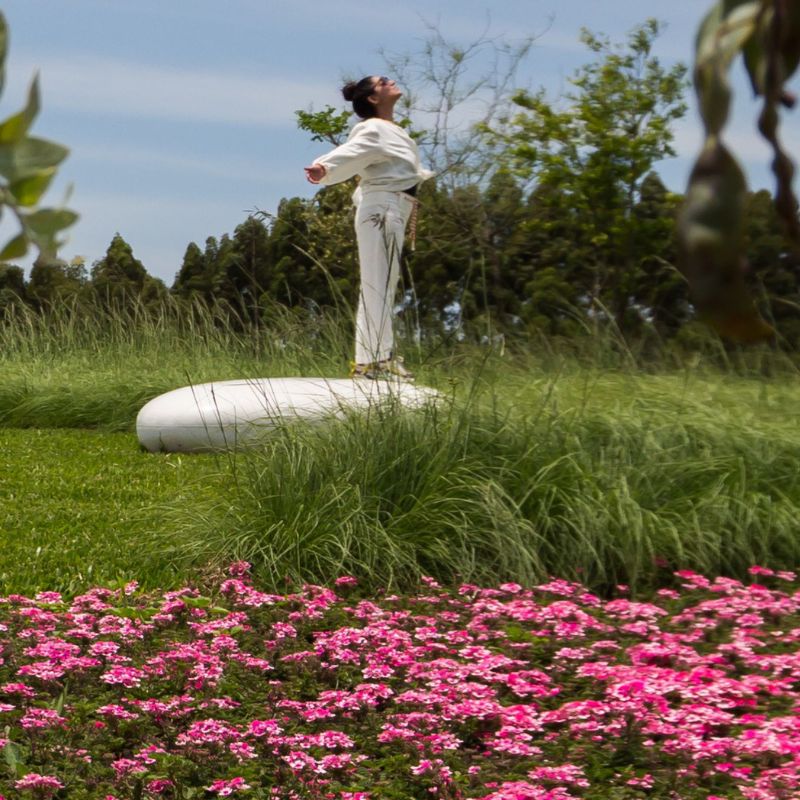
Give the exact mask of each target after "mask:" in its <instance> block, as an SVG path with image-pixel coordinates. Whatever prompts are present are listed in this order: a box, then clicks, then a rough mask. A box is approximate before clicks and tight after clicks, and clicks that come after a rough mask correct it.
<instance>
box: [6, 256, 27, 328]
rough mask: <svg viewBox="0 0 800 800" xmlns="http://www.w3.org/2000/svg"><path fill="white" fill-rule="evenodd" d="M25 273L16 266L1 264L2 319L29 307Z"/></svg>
mask: <svg viewBox="0 0 800 800" xmlns="http://www.w3.org/2000/svg"><path fill="white" fill-rule="evenodd" d="M27 301H28V290H27V287H26V285H25V273H24V272H23V270H22V268H21V267H17V266H15V265H14V264H0V319H2V318H3V317H5V316H6V315H7V314H8V313H9V312H10V311H11V310H12V309H14V308H19V307H21V306H25V305H27Z"/></svg>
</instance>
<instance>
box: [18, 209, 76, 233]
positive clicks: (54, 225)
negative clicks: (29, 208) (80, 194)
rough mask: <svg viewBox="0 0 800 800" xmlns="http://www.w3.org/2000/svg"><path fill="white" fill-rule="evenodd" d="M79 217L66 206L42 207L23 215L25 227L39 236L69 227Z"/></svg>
mask: <svg viewBox="0 0 800 800" xmlns="http://www.w3.org/2000/svg"><path fill="white" fill-rule="evenodd" d="M77 219H78V215H77V214H76V213H75V212H74V211H70V210H69V209H66V208H60V209H56V208H42V209H40V210H39V211H34V212H33V213H32V214H27V215H25V216H23V217H22V221H23V224H24V225H25V227H26V228H28V230H29V231H31V232H32V233H34V234H36V235H37V236H52V235H54V234H56V233H58V231H62V230H64V228H69V226H70V225H73V224H74V223H75V222H76V221H77Z"/></svg>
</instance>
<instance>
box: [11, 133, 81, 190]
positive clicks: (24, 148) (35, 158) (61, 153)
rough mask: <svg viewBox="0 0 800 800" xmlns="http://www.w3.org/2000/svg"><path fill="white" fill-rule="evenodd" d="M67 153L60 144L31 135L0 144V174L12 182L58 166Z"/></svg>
mask: <svg viewBox="0 0 800 800" xmlns="http://www.w3.org/2000/svg"><path fill="white" fill-rule="evenodd" d="M68 154H69V150H67V148H66V147H63V146H62V145H60V144H56V143H55V142H49V141H47V140H46V139H35V138H33V137H28V138H26V139H23V140H22V141H21V142H16V143H14V144H0V175H2V176H3V177H4V178H6V179H7V180H8V181H10V182H12V183H13V182H15V181H18V180H21V179H22V178H29V177H31V176H33V175H36V174H37V173H39V172H41V171H42V170H48V169H52V168H53V167H56V166H58V164H60V163H61V162H62V161H63V160H64V159H65V158H66V157H67V155H68Z"/></svg>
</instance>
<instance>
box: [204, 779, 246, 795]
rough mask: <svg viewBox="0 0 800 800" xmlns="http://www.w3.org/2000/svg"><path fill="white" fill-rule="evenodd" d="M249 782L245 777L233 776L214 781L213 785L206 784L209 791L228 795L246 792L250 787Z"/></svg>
mask: <svg viewBox="0 0 800 800" xmlns="http://www.w3.org/2000/svg"><path fill="white" fill-rule="evenodd" d="M249 788H250V786H249V784H247V783H245V781H244V778H231V779H230V780H227V781H226V780H219V781H214V783H212V784H211V786H206V791H207V792H214V794H218V795H219V796H220V797H227V796H228V795H231V794H234V793H235V792H244V791H246V790H247V789H249Z"/></svg>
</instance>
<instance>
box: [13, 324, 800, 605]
mask: <svg viewBox="0 0 800 800" xmlns="http://www.w3.org/2000/svg"><path fill="white" fill-rule="evenodd" d="M0 344H2V350H0V352H2V355H1V356H0V369H2V374H3V376H4V380H3V385H2V387H1V388H0V425H2V426H3V427H2V428H0V442H2V453H3V458H2V462H0V463H1V464H2V466H0V502H1V503H2V505H1V506H0V521H2V532H0V545H1V546H2V556H0V576H2V581H3V587H4V588H3V590H4V591H25V592H30V591H34V590H37V589H60V590H66V591H76V590H79V589H81V588H85V587H86V586H88V585H90V584H96V583H98V582H107V581H115V580H127V579H131V578H136V579H138V580H140V581H141V582H142V583H143V584H144V585H146V586H153V587H155V586H170V585H173V584H175V583H177V582H180V581H182V580H184V579H186V578H187V576H189V575H192V574H195V573H196V572H197V571H198V570H205V569H208V568H209V565H212V566H214V565H220V564H222V563H225V562H227V561H230V560H232V559H246V560H250V561H252V562H253V563H254V565H255V567H256V571H257V574H258V576H259V578H260V579H261V580H262V581H263V582H264V583H265V584H268V585H273V586H276V587H280V586H284V585H285V579H286V578H287V577H288V578H289V579H292V580H315V581H323V582H324V581H327V580H331V579H332V578H334V577H336V576H337V575H340V574H344V573H349V574H354V575H357V576H358V577H359V578H360V579H361V580H362V583H365V582H366V584H368V585H374V586H389V587H392V588H402V587H404V586H410V585H413V584H414V582H415V581H417V580H418V578H419V576H420V574H431V575H434V576H436V577H438V578H440V579H442V580H445V581H449V582H453V581H455V580H473V581H485V582H496V581H498V580H511V579H513V580H520V581H531V580H536V579H540V578H543V577H546V576H547V575H548V574H556V575H561V576H564V577H572V578H577V579H580V580H582V581H584V582H585V583H587V584H588V585H590V586H592V587H594V588H596V589H598V590H600V591H606V590H608V589H610V588H611V587H613V586H614V585H615V584H617V583H620V582H622V583H630V584H632V585H633V588H634V590H635V591H639V592H645V593H646V592H647V591H649V590H650V589H652V588H653V587H654V586H657V585H660V584H661V583H662V582H663V581H666V580H668V576H669V575H670V573H671V571H672V570H673V569H675V568H681V567H682V568H687V567H690V568H693V569H697V570H699V571H701V572H704V573H707V574H730V575H741V574H743V572H744V570H745V569H746V568H747V566H749V565H751V564H753V563H762V564H768V565H770V566H774V567H793V566H796V565H797V564H798V563H800V536H798V532H797V530H798V525H797V522H796V520H797V519H798V518H799V517H800V480H798V477H797V476H798V472H799V469H800V426H799V425H798V422H800V402H798V401H799V400H800V379H798V374H797V372H796V371H794V370H793V369H792V368H790V366H789V365H787V364H786V363H785V362H783V361H780V360H778V359H777V358H774V357H771V356H769V355H763V354H762V355H759V356H758V358H757V359H756V358H755V357H751V362H752V363H751V368H750V370H749V371H745V370H743V369H741V366H739V367H737V368H736V369H734V368H730V369H719V368H718V367H714V368H711V367H706V366H704V363H703V361H702V360H698V359H697V358H694V359H692V361H691V364H692V366H686V367H684V368H681V369H675V368H674V366H671V368H669V369H667V368H662V369H660V370H656V369H652V368H649V369H646V370H645V369H642V368H641V367H640V366H637V365H636V363H634V359H633V357H632V356H631V355H630V354H628V353H626V352H624V351H614V350H613V349H612V348H608V347H603V346H600V345H598V347H597V350H596V351H595V353H594V354H593V355H592V357H591V358H585V357H584V358H580V359H578V358H575V357H573V356H566V355H564V354H563V353H560V352H559V351H558V349H557V348H552V347H545V346H544V344H543V346H542V347H541V348H537V349H536V350H535V351H534V350H532V349H529V350H527V351H525V352H517V353H506V354H504V355H501V354H500V353H498V352H495V351H492V350H487V349H485V348H466V347H464V346H452V345H450V346H447V347H442V346H439V347H436V348H429V349H428V350H426V351H425V353H419V352H418V353H415V352H414V351H413V350H411V348H407V354H408V355H409V356H410V357H411V360H412V361H414V360H416V361H418V362H419V363H418V364H416V365H415V366H418V367H419V371H420V380H421V382H424V383H426V384H428V385H433V386H436V387H437V388H438V389H439V390H440V392H441V393H442V395H443V398H444V399H443V401H442V402H441V403H440V404H438V405H436V406H431V407H429V408H427V409H425V410H423V411H419V412H411V413H409V412H403V411H402V410H400V409H397V408H391V407H388V408H385V409H382V410H379V411H376V412H374V413H371V414H368V415H363V414H362V415H353V416H351V417H349V418H347V419H345V420H341V421H339V422H336V423H332V424H318V425H311V426H301V425H289V426H286V427H285V428H284V429H282V430H280V431H278V432H277V433H276V435H275V436H273V437H271V438H270V439H269V440H268V441H267V442H266V443H265V444H264V445H263V446H262V447H258V448H254V449H252V450H250V451H247V452H240V453H237V454H235V455H233V456H211V455H199V456H181V457H178V456H174V455H173V456H163V455H162V456H153V455H148V454H145V453H142V452H140V451H139V449H138V446H137V443H136V439H135V435H134V433H133V422H134V419H135V415H136V412H137V410H138V409H139V408H140V407H141V405H142V404H143V403H144V402H145V401H146V400H147V399H149V398H150V397H153V396H155V395H157V394H159V393H161V392H163V391H167V390H168V389H171V388H174V387H176V386H180V385H185V384H187V383H190V382H200V381H205V380H215V379H220V380H221V379H227V378H232V377H241V376H250V377H254V376H266V375H273V376H280V375H314V374H323V375H330V376H331V377H340V376H341V375H343V374H344V368H345V367H346V351H347V336H346V335H345V334H343V333H342V328H341V326H337V323H336V321H335V320H333V321H331V320H327V321H326V320H324V319H323V318H313V317H309V318H306V319H305V320H303V319H302V318H300V317H297V316H294V315H291V314H286V313H284V314H283V315H282V316H279V317H276V319H275V320H273V321H272V324H271V325H270V326H268V327H266V328H264V329H262V330H260V331H256V332H253V331H251V332H249V333H248V334H247V335H246V336H245V335H239V334H236V333H233V332H232V331H231V329H230V327H226V326H223V325H220V324H219V320H218V319H217V320H214V319H211V318H202V317H200V318H199V319H198V320H195V322H193V323H192V324H191V325H188V324H187V323H185V322H184V323H181V324H178V323H177V322H176V320H174V319H170V318H168V317H162V318H158V319H155V320H153V319H147V320H141V321H138V322H137V321H132V322H131V321H126V320H122V319H115V318H113V317H109V318H106V319H89V320H87V321H85V322H84V323H82V324H80V325H78V324H76V323H75V322H74V321H73V320H71V319H70V318H68V316H67V315H61V316H59V317H56V318H54V319H51V320H46V321H40V320H37V319H35V318H21V319H20V320H17V321H16V322H11V323H6V324H5V326H3V327H0ZM409 351H410V352H409ZM620 353H621V354H620ZM753 365H754V366H755V367H756V368H757V370H756V369H753V368H752V367H753ZM756 371H758V372H759V373H761V374H760V375H758V376H756V375H755V374H754V373H755V372H756Z"/></svg>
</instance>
